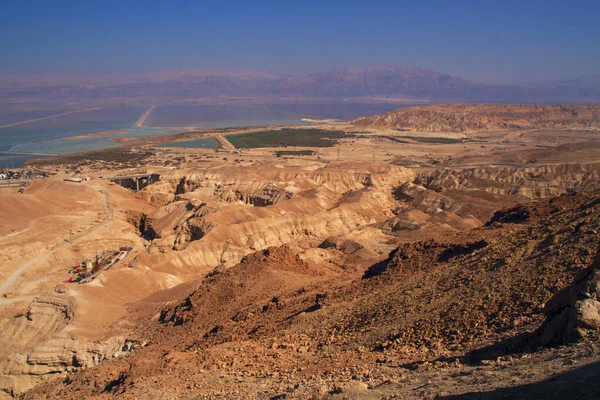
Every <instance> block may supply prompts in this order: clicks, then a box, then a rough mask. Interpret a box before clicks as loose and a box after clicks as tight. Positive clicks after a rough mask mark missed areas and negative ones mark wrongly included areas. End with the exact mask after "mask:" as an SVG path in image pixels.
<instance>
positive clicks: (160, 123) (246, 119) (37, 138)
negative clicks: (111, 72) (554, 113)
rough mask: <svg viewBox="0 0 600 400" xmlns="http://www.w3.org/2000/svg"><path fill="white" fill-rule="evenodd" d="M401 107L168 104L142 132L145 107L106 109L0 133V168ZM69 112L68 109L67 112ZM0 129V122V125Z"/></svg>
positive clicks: (22, 114) (21, 114) (32, 114)
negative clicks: (164, 139)
mask: <svg viewBox="0 0 600 400" xmlns="http://www.w3.org/2000/svg"><path fill="white" fill-rule="evenodd" d="M400 107H402V106H400V105H398V104H390V103H388V104H384V103H381V104H368V103H352V102H344V101H320V102H319V101H312V102H311V101H305V102H289V103H272V104H256V105H254V104H244V105H239V104H233V105H232V104H172V105H158V106H156V107H155V108H154V110H153V111H152V113H151V114H150V116H149V117H148V119H146V121H145V124H144V125H145V127H142V128H139V127H137V126H136V124H137V122H138V121H139V119H140V118H141V117H142V115H144V113H145V112H146V111H147V110H148V107H141V106H122V107H107V108H102V109H99V110H93V111H82V112H78V113H73V114H68V115H62V116H58V117H53V118H48V119H44V120H42V121H33V122H27V123H24V124H21V125H15V126H10V127H4V128H0V168H4V167H7V166H8V167H10V166H14V167H19V166H21V165H22V164H23V162H24V161H25V160H26V159H29V158H34V157H38V156H28V155H14V154H10V155H7V154H1V152H6V151H10V152H20V153H38V154H57V155H60V154H67V153H73V152H81V151H87V150H93V149H99V148H110V147H119V146H121V143H119V142H117V141H115V139H116V138H131V137H147V136H153V135H168V134H173V133H180V132H182V130H183V129H182V128H181V127H188V126H190V127H191V126H193V127H199V128H226V127H236V126H254V125H304V124H307V123H305V122H303V121H302V118H336V119H345V120H348V119H353V118H356V117H358V116H362V115H370V114H376V113H380V112H384V111H388V110H391V109H395V108H400ZM71 110H72V109H71ZM65 111H68V110H67V109H54V110H38V111H31V110H29V111H25V110H23V111H18V110H12V111H10V112H4V113H2V114H0V122H4V124H9V123H14V122H20V121H26V120H29V119H34V118H40V117H45V116H48V115H53V114H54V113H61V112H65ZM0 125H2V123H0ZM122 129H127V130H128V132H127V133H125V134H118V135H111V136H104V137H96V138H85V139H78V140H62V139H64V138H68V137H73V136H80V135H89V134H93V133H100V132H107V131H114V130H122ZM171 146H175V147H191V148H193V147H205V148H214V147H215V143H214V142H213V141H212V139H200V140H197V141H189V142H181V143H177V144H174V145H171Z"/></svg>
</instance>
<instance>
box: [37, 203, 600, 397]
mask: <svg viewBox="0 0 600 400" xmlns="http://www.w3.org/2000/svg"><path fill="white" fill-rule="evenodd" d="M599 221H600V192H597V191H592V192H586V193H579V194H572V195H562V196H560V197H556V198H553V199H550V200H544V201H540V202H535V203H531V204H526V205H521V206H518V207H516V208H515V207H514V208H510V209H506V210H504V211H500V212H498V213H496V214H495V215H494V218H492V220H490V222H489V223H488V224H487V225H486V226H485V227H482V228H479V229H476V230H472V231H469V232H464V233H458V234H455V235H447V236H444V237H440V238H438V239H437V240H433V241H430V240H428V241H416V242H412V243H406V244H402V245H399V246H398V247H397V248H396V249H395V250H394V251H393V252H392V253H391V254H390V255H389V257H388V258H387V259H385V260H383V261H381V262H379V263H377V264H374V265H371V266H370V267H364V268H362V269H358V270H353V269H337V270H336V269H332V268H329V267H326V266H317V265H309V264H307V263H306V262H304V261H302V260H301V259H300V258H298V257H297V256H296V255H295V254H294V253H293V251H291V249H290V248H288V247H281V248H269V249H267V250H262V251H259V252H257V253H255V254H252V255H250V256H247V257H246V258H244V259H243V260H242V262H241V263H240V264H238V265H236V266H234V267H232V268H231V269H229V270H227V271H223V270H219V269H217V270H215V271H213V272H211V273H210V274H208V275H207V276H206V278H205V279H204V280H203V281H202V282H201V283H199V285H198V286H197V288H196V289H195V290H193V291H191V293H189V294H188V295H185V296H182V298H181V299H180V300H177V301H174V302H170V303H169V304H165V305H163V306H162V307H159V308H158V309H157V310H148V311H147V312H146V314H145V315H146V316H145V317H142V318H141V320H140V322H139V330H138V332H139V335H140V336H143V337H147V338H149V339H150V341H151V343H150V345H148V346H147V347H145V348H142V349H140V350H139V351H136V352H134V353H132V354H131V355H129V356H127V357H124V358H119V359H115V360H112V361H106V362H103V363H101V364H100V365H99V366H98V367H94V368H90V369H87V370H84V371H81V372H78V373H76V374H73V375H70V376H68V377H67V378H66V379H64V378H60V379H57V380H54V381H50V382H48V383H47V384H43V385H41V386H39V387H37V388H35V389H34V390H33V391H31V392H29V393H27V395H26V397H27V398H51V397H74V396H79V397H88V398H89V397H95V398H111V397H114V396H125V397H138V398H139V397H148V396H150V395H152V396H154V397H157V398H174V397H196V398H317V399H320V398H382V397H383V398H390V397H393V396H401V397H403V398H432V397H434V396H439V395H442V396H444V395H452V394H456V395H458V394H464V393H466V392H470V391H472V390H474V389H480V390H492V389H496V388H499V387H506V386H513V387H512V388H510V393H513V397H523V396H519V394H523V393H526V392H527V390H526V388H523V389H521V388H519V387H516V385H519V384H523V383H530V382H534V381H535V380H542V379H548V378H550V377H551V376H552V375H554V374H557V373H561V372H565V371H568V370H570V369H572V368H573V367H572V365H573V363H574V362H571V363H567V362H565V361H564V360H566V359H567V358H568V357H571V358H575V359H577V360H578V361H579V362H587V363H589V362H598V361H599V360H600V356H599V355H598V352H597V351H595V350H593V349H594V348H592V347H590V346H593V344H592V343H591V342H589V340H591V339H590V338H592V337H594V326H592V325H590V326H589V327H585V326H583V327H582V326H580V328H585V329H587V331H586V335H581V336H579V339H583V340H584V342H583V343H582V344H580V345H577V346H574V347H568V348H561V349H557V350H542V351H540V350H538V351H534V350H535V348H536V346H537V345H538V342H537V340H536V337H537V335H538V333H537V332H535V330H536V328H537V327H538V326H539V325H540V323H541V322H542V320H543V319H544V313H543V310H544V304H545V303H546V302H547V301H548V300H549V299H550V298H551V297H552V295H553V294H554V293H556V292H558V291H559V290H560V289H562V288H564V287H566V286H567V285H568V284H569V283H570V282H571V281H572V280H573V279H574V277H575V276H577V274H578V273H579V272H580V271H582V270H584V269H585V268H586V267H588V266H589V265H592V264H593V262H594V259H595V257H596V253H597V252H598V249H599V248H600V239H599V236H598V235H597V232H598V229H600V222H599ZM327 242H328V243H326V244H324V246H327V247H329V246H330V245H331V243H333V240H329V241H327ZM340 248H341V245H340ZM347 262H348V263H350V262H351V261H350V260H347ZM586 276H589V275H586ZM586 279H587V278H586ZM577 282H582V281H581V279H580V280H578V281H577ZM585 282H591V281H589V280H587V281H585ZM594 282H595V281H594ZM588 286H589V285H588ZM551 303H553V304H557V302H556V301H553V302H549V303H548V306H547V309H555V308H554V307H553V306H551ZM558 304H563V303H561V302H558ZM547 314H548V313H547ZM548 315H554V314H553V313H549V314H548ZM586 346H587V347H586ZM596 348H597V346H596ZM588 349H591V350H589V351H588ZM509 371H515V372H517V371H528V372H529V373H528V374H527V375H519V376H520V377H519V378H518V379H509V378H508V377H509V376H510V373H509ZM578 382H579V383H578V384H577V385H576V386H574V385H571V386H569V387H568V390H570V391H571V394H572V395H582V394H583V392H581V391H582V390H588V391H589V390H593V388H594V387H595V386H594V385H595V382H596V380H595V378H594V374H591V373H588V374H581V375H580V379H579V381H578ZM506 390H508V389H506ZM565 390H567V389H565V388H562V392H561V391H560V390H557V391H556V392H554V393H551V394H550V396H554V397H555V398H556V396H557V395H559V394H561V395H563V396H564V395H566V392H565ZM573 390H575V392H573ZM529 393H531V392H529Z"/></svg>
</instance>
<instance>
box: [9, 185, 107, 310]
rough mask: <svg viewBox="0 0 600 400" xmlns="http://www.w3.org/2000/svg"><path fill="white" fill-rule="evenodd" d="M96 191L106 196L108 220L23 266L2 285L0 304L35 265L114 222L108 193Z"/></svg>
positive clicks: (101, 189) (102, 190)
mask: <svg viewBox="0 0 600 400" xmlns="http://www.w3.org/2000/svg"><path fill="white" fill-rule="evenodd" d="M93 188H94V189H96V190H98V191H100V192H102V193H103V194H104V208H106V211H108V218H107V219H106V220H104V221H103V222H101V223H100V224H98V225H96V226H94V227H92V228H90V229H88V230H87V231H85V232H82V233H80V234H79V235H77V236H74V237H73V238H72V239H71V242H65V243H63V244H61V245H58V246H57V247H55V248H54V249H52V250H49V251H46V252H44V253H42V254H40V255H39V256H37V257H36V258H34V259H33V260H31V261H29V262H28V263H27V264H25V265H23V266H22V267H21V268H19V269H18V270H17V271H15V273H14V274H12V276H11V277H10V278H8V279H7V280H6V281H5V282H4V283H2V285H0V304H2V303H3V302H2V300H6V299H3V298H2V296H4V294H5V293H7V292H8V291H9V289H10V288H11V286H12V285H13V284H14V283H15V281H16V280H17V279H19V277H21V275H23V274H24V273H25V272H27V271H28V270H29V269H30V268H31V267H33V266H34V265H36V264H37V263H39V262H40V261H43V260H45V259H46V258H48V256H51V255H52V254H54V253H56V252H57V251H59V250H61V249H64V248H65V247H68V246H70V245H71V244H72V243H73V242H75V241H76V240H79V239H81V238H82V237H84V236H86V235H89V234H90V233H92V232H94V231H96V230H98V229H100V228H102V227H103V226H105V225H107V224H108V223H109V222H110V221H112V220H113V218H114V212H113V210H112V208H111V207H110V204H109V202H108V192H107V191H106V190H105V189H103V188H101V187H98V186H93Z"/></svg>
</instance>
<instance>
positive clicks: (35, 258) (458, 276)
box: [0, 104, 600, 399]
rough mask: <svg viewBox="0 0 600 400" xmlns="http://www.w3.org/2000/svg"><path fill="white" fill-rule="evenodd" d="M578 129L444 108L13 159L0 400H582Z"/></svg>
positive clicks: (3, 211)
mask: <svg viewBox="0 0 600 400" xmlns="http://www.w3.org/2000/svg"><path fill="white" fill-rule="evenodd" d="M147 117H148V115H145V118H147ZM599 129H600V106H596V105H487V104H486V105H461V104H450V105H433V106H416V107H409V108H403V109H400V110H396V111H390V112H388V113H385V114H381V115H376V116H372V117H365V118H358V119H356V120H351V121H338V120H336V121H330V120H326V121H320V122H319V121H313V123H312V125H310V126H306V125H297V126H280V125H272V126H266V127H244V128H231V129H204V130H202V129H200V130H191V131H188V132H185V133H182V134H181V135H176V136H157V137H155V138H152V139H149V140H144V141H143V142H140V143H134V144H127V143H124V145H125V147H120V148H116V149H110V150H99V151H94V152H89V153H80V154H74V155H71V156H68V157H62V158H51V159H40V160H30V161H28V162H27V163H26V165H24V166H23V167H22V168H15V169H11V170H10V171H8V172H5V178H7V179H4V181H3V182H4V183H3V184H2V186H0V237H1V238H2V241H1V242H0V260H1V263H0V265H1V268H0V283H1V285H0V296H1V297H0V317H1V320H0V327H1V328H0V343H1V344H2V346H1V347H0V348H1V350H0V352H1V355H2V357H0V390H1V392H0V393H1V394H0V396H1V397H2V398H13V397H14V398H23V399H38V398H39V399H47V398H102V399H109V398H114V397H123V398H157V399H159V398H160V399H162V398H165V399H167V398H169V399H171V398H198V399H200V398H207V399H209V398H210V399H212V398H223V399H231V398H257V399H284V398H285V399H328V398H331V399H337V398H340V399H341V398H347V399H354V398H356V399H379V398H384V399H391V398H414V399H422V398H430V399H433V398H436V399H437V398H439V399H442V398H444V399H445V398H448V399H451V398H461V399H483V398H485V399H496V398H498V399H500V398H536V397H535V396H540V395H541V394H543V397H546V398H552V399H554V398H556V399H558V398H564V397H565V396H567V395H568V396H573V397H572V398H594V396H593V395H592V394H593V393H596V394H597V393H598V390H599V387H598V384H597V379H595V378H593V377H594V376H597V374H598V373H599V371H600V370H599V367H598V365H600V364H599V362H600V353H599V347H598V346H599V344H598V341H597V339H598V328H600V303H599V301H600V291H599V289H598V288H599V287H600V286H599V284H598V279H599V278H598V277H599V276H600V275H599V274H600V237H599V236H598V230H599V229H600V222H599V221H600V218H599V217H600V186H599V178H600V139H599V134H600V131H599ZM198 141H200V142H201V143H202V144H203V145H197V144H198V143H200V142H198ZM211 141H214V146H213V145H211V146H209V147H206V146H205V144H206V143H212V142H211ZM188 142H189V143H192V144H191V145H182V146H178V144H182V143H183V144H185V143H188ZM7 174H10V179H8V178H9V176H8V175H7ZM586 396H587V397H586Z"/></svg>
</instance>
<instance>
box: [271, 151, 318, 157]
mask: <svg viewBox="0 0 600 400" xmlns="http://www.w3.org/2000/svg"><path fill="white" fill-rule="evenodd" d="M315 154H317V152H316V151H314V150H279V151H276V152H275V155H276V156H277V157H282V156H314V155H315Z"/></svg>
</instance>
